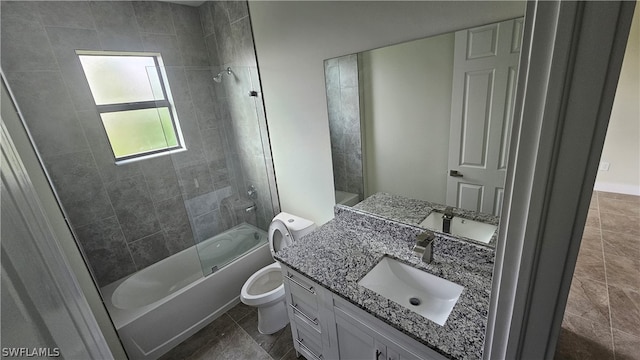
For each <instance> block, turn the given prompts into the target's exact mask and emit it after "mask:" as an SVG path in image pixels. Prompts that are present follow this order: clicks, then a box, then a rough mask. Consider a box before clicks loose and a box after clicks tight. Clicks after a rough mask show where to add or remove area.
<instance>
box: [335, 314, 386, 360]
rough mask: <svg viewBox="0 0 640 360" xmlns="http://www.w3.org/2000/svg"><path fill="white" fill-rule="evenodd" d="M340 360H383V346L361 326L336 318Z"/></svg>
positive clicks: (345, 319)
mask: <svg viewBox="0 0 640 360" xmlns="http://www.w3.org/2000/svg"><path fill="white" fill-rule="evenodd" d="M336 330H337V335H338V352H339V355H340V360H365V359H366V360H384V359H386V349H385V346H384V344H381V343H380V342H379V341H377V340H376V338H374V337H373V336H372V334H371V332H370V331H367V329H366V328H364V327H362V326H361V324H358V323H354V322H351V321H350V320H347V318H343V317H341V316H336Z"/></svg>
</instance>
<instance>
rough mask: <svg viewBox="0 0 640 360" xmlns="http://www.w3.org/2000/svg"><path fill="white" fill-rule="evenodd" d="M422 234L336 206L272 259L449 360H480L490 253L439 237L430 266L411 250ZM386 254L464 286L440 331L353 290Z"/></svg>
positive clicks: (367, 292)
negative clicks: (331, 213) (317, 225)
mask: <svg viewBox="0 0 640 360" xmlns="http://www.w3.org/2000/svg"><path fill="white" fill-rule="evenodd" d="M421 232H423V230H422V229H421V228H418V227H415V226H410V225H406V224H401V223H399V222H396V221H390V220H387V219H384V218H381V217H378V216H375V215H370V214H369V215H367V214H364V213H362V212H358V211H354V210H352V209H349V208H342V207H336V217H335V218H334V219H333V220H331V221H329V222H328V223H326V224H324V225H323V226H321V227H320V228H318V229H317V230H316V231H314V232H313V233H311V234H309V235H307V236H305V237H303V238H302V239H300V240H299V241H297V242H296V243H294V244H293V245H292V246H290V247H288V248H286V249H284V250H282V251H280V252H278V253H277V254H276V259H277V260H279V261H281V262H283V263H284V264H286V265H288V266H290V267H291V268H293V269H295V270H297V271H299V272H300V273H302V274H304V275H306V276H308V277H309V278H310V279H312V280H314V281H316V282H317V283H318V284H320V285H322V286H324V287H325V288H327V289H329V290H331V291H332V292H333V293H335V294H337V295H339V296H341V297H342V298H344V299H346V300H348V301H349V302H351V303H353V304H355V305H356V306H358V307H360V308H362V309H364V310H365V311H367V312H368V313H370V314H372V315H374V316H375V317H377V318H379V319H381V320H383V321H385V322H386V323H388V324H389V325H391V326H393V327H395V328H396V329H398V330H400V331H402V332H403V333H405V334H407V335H409V336H410V337H412V338H414V339H416V340H418V341H419V342H421V343H423V344H425V345H427V346H428V347H430V348H432V349H434V350H435V351H437V352H439V353H441V354H443V355H445V356H448V357H450V358H453V359H481V358H482V348H483V344H484V336H485V329H486V323H487V314H488V309H489V297H490V294H491V274H492V270H493V259H494V251H493V250H492V249H490V248H487V247H485V246H477V245H475V244H472V243H468V242H465V241H459V240H454V239H447V238H442V237H438V238H437V239H436V240H435V242H434V245H433V251H434V261H433V263H432V264H425V263H423V262H422V261H421V260H420V258H419V257H418V256H417V255H415V254H414V253H413V252H412V250H411V248H412V245H413V244H414V243H415V236H416V235H417V234H419V233H421ZM385 255H390V256H391V257H394V258H396V259H398V260H401V261H403V262H405V263H408V264H411V265H413V266H414V267H416V268H419V269H422V270H425V271H427V272H429V273H432V274H434V275H437V276H439V277H442V278H444V279H447V280H449V281H452V282H454V283H456V284H459V285H462V286H464V290H463V292H462V294H461V296H460V299H459V300H458V302H457V303H456V305H455V307H454V308H453V310H452V312H451V315H449V318H448V320H447V322H446V323H445V325H444V326H440V325H438V324H436V323H434V322H432V321H430V320H427V319H426V318H424V317H422V316H420V315H418V314H417V313H414V312H413V311H411V310H409V309H406V308H404V307H402V306H400V305H398V304H397V303H395V302H393V301H391V300H388V299H386V298H384V297H382V296H380V295H378V294H376V293H374V292H373V291H371V290H369V289H366V288H364V287H362V286H360V285H358V281H359V280H360V279H361V278H362V277H363V276H364V275H365V274H367V272H369V270H371V269H372V268H373V267H374V266H375V265H376V264H377V263H378V262H379V261H380V260H381V259H382V257H383V256H385Z"/></svg>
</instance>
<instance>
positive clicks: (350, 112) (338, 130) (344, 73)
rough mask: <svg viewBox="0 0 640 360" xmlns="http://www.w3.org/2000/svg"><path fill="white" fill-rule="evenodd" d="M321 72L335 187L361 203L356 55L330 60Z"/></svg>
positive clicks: (362, 197)
mask: <svg viewBox="0 0 640 360" xmlns="http://www.w3.org/2000/svg"><path fill="white" fill-rule="evenodd" d="M324 69H325V70H324V71H325V83H326V88H327V104H328V111H329V134H330V136H331V158H332V161H333V182H334V186H335V189H336V190H339V191H345V192H349V193H353V194H358V195H359V197H360V200H363V199H364V182H363V169H362V138H361V128H360V95H359V89H360V87H359V85H358V78H359V77H358V55H356V54H353V55H346V56H342V57H339V58H333V59H329V60H327V61H325V63H324Z"/></svg>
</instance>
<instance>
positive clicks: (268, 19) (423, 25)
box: [249, 1, 524, 224]
mask: <svg viewBox="0 0 640 360" xmlns="http://www.w3.org/2000/svg"><path fill="white" fill-rule="evenodd" d="M249 10H250V14H251V21H252V25H253V30H254V37H255V44H256V51H257V56H258V64H259V66H260V75H261V79H262V86H263V89H264V100H265V105H266V112H267V115H268V124H269V135H270V137H271V144H272V152H273V162H274V165H275V172H276V178H277V180H278V191H279V194H280V205H281V207H282V210H283V211H287V212H291V213H294V214H296V215H299V216H303V217H306V218H309V219H311V220H313V221H315V222H316V223H318V224H322V223H324V222H326V221H328V220H330V219H331V218H332V217H333V205H334V203H335V201H334V199H335V198H334V193H333V191H334V188H333V176H332V173H331V167H332V164H331V155H330V154H331V152H330V146H331V145H330V141H329V126H328V122H327V103H326V95H325V86H324V69H323V61H324V60H325V59H329V58H334V57H338V56H343V55H346V54H352V53H356V52H360V51H364V50H369V49H372V48H378V47H382V46H386V45H390V44H395V43H399V42H403V41H408V40H414V39H419V38H423V37H426V36H430V35H436V34H443V33H446V32H450V31H454V30H459V29H463V28H468V27H471V26H474V25H479V24H486V23H491V22H496V21H499V20H504V19H508V18H514V17H517V16H522V14H523V13H524V2H502V1H500V2H479V1H470V2H431V1H414V2H397V1H375V2H373V1H372V2H349V1H339V2H338V1H336V2H329V1H326V2H325V1H318V2H314V1H301V2H286V1H282V2H278V1H258V2H251V3H250V4H249Z"/></svg>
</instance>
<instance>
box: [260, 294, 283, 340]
mask: <svg viewBox="0 0 640 360" xmlns="http://www.w3.org/2000/svg"><path fill="white" fill-rule="evenodd" d="M288 323H289V315H288V314H287V304H286V302H285V299H282V300H281V301H277V302H275V303H273V304H271V305H267V306H261V307H258V331H259V332H260V333H261V334H268V335H269V334H273V333H275V332H277V331H279V330H281V329H282V328H284V327H285V326H287V324H288Z"/></svg>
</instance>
